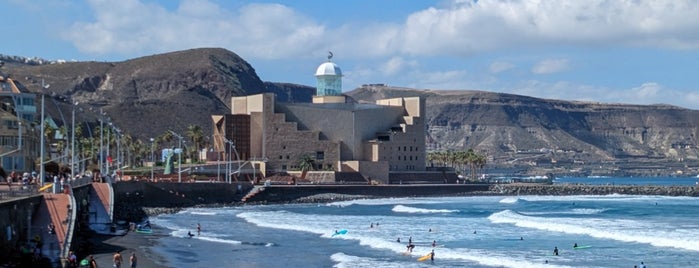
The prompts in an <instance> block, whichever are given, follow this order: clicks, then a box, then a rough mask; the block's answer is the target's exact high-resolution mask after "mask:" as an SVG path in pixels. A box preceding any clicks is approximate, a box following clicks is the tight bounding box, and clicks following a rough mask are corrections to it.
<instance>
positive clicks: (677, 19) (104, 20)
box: [0, 0, 699, 109]
mask: <svg viewBox="0 0 699 268" xmlns="http://www.w3.org/2000/svg"><path fill="white" fill-rule="evenodd" d="M0 6H2V7H3V11H4V12H2V14H3V15H2V17H0V23H2V25H4V26H5V27H3V38H2V42H0V54H5V55H13V56H25V57H40V58H45V59H50V60H59V59H62V60H79V61H85V60H97V61H114V62H118V61H123V60H127V59H131V58H136V57H141V56H148V55H153V54H158V53H164V52H170V51H177V50H184V49H190V48H198V47H222V48H226V49H228V50H230V51H233V52H235V53H237V54H238V55H240V56H241V57H242V58H243V59H245V60H246V61H248V62H249V63H250V64H251V65H252V66H253V67H254V68H255V70H256V71H257V74H258V75H259V76H260V78H261V79H262V80H264V81H274V82H290V83H297V84H303V85H309V86H314V85H315V78H314V77H313V73H314V72H315V68H316V67H317V66H318V65H319V64H321V63H323V62H324V61H325V60H326V55H327V54H328V51H332V52H333V54H334V55H335V56H334V58H333V61H334V62H335V63H337V64H338V65H339V66H340V67H341V68H342V71H343V74H344V80H343V83H344V84H343V88H344V91H350V90H352V89H354V88H356V87H357V86H359V85H361V84H369V83H385V84H388V85H392V86H401V87H409V88H416V89H444V90H461V89H474V90H485V91H493V92H504V93H514V94H521V95H527V96H533V97H540V98H548V99H563V100H578V101H595V102H605V103H629V104H655V103H665V104H672V105H677V106H681V107H686V108H691V109H699V90H697V89H699V86H698V85H699V83H698V82H699V71H698V70H699V30H697V29H699V16H697V14H699V2H697V1H690V0H687V1H685V0H673V1H666V0H657V1H644V0H627V1H625V0H613V1H603V0H585V1H579V0H570V1H566V0H563V1H538V0H509V1H495V0H480V1H473V0H444V1H403V0H353V1H317V0H316V1H312V0H299V1H288V2H287V1H228V0H182V1H175V0H171V1H169V0H161V1H155V0H120V1H111V0H89V1H69V0H0Z"/></svg>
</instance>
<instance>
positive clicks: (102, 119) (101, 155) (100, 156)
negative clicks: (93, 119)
mask: <svg viewBox="0 0 699 268" xmlns="http://www.w3.org/2000/svg"><path fill="white" fill-rule="evenodd" d="M103 115H104V113H103V112H102V108H100V118H99V120H100V151H99V160H100V161H99V162H100V163H99V167H100V177H101V176H102V175H104V174H102V171H103V170H104V166H102V163H103V161H104V150H103V149H102V135H103V133H104V118H103V117H102V116H103Z"/></svg>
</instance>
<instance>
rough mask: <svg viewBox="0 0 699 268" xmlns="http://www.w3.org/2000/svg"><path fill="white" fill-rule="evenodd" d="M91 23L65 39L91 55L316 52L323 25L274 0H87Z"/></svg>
mask: <svg viewBox="0 0 699 268" xmlns="http://www.w3.org/2000/svg"><path fill="white" fill-rule="evenodd" d="M90 5H91V7H92V9H93V10H94V12H95V21H93V22H76V23H74V24H73V25H72V27H71V28H70V29H69V31H68V32H67V33H65V37H66V38H67V39H69V40H70V41H71V42H73V44H74V45H75V46H76V47H78V48H79V49H80V50H82V51H85V52H88V53H92V54H107V53H120V54H124V55H133V54H143V53H144V52H152V53H160V52H167V51H172V50H182V49H189V48H194V47H224V48H227V49H229V50H232V51H235V52H236V53H239V54H241V55H246V56H249V57H254V58H262V59H270V58H285V57H289V55H303V54H308V53H310V52H311V51H317V50H318V49H319V48H318V47H319V45H320V44H321V43H322V36H323V35H324V31H325V29H324V27H323V26H322V25H319V24H317V23H314V22H313V21H312V20H310V19H308V18H306V17H304V16H302V15H300V14H298V13H296V12H295V11H294V10H293V9H290V8H289V7H286V6H283V5H279V4H250V5H247V6H244V7H243V8H241V9H240V10H238V11H228V10H224V9H222V8H220V7H219V6H218V5H216V4H215V3H212V2H209V1H206V0H185V1H182V2H181V3H180V6H179V7H178V9H177V10H175V11H168V10H166V9H164V8H163V7H161V6H158V5H155V4H145V3H142V2H140V1H138V0H124V1H119V2H113V1H106V0H93V1H90Z"/></svg>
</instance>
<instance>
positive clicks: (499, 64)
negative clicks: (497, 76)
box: [489, 61, 515, 73]
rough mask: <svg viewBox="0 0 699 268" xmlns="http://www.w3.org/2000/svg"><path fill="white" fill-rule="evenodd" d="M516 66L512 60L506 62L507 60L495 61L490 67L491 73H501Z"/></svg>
mask: <svg viewBox="0 0 699 268" xmlns="http://www.w3.org/2000/svg"><path fill="white" fill-rule="evenodd" d="M514 67H515V65H514V64H512V63H510V62H506V61H495V62H493V63H491V64H490V68H489V69H490V72H491V73H501V72H504V71H507V70H510V69H512V68H514Z"/></svg>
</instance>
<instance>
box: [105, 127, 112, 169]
mask: <svg viewBox="0 0 699 268" xmlns="http://www.w3.org/2000/svg"><path fill="white" fill-rule="evenodd" d="M111 129H112V122H109V127H108V128H107V159H106V162H105V163H104V164H105V170H106V171H105V173H106V174H107V176H109V164H110V163H109V144H110V143H111V142H109V132H111V131H110V130H111ZM110 182H111V180H110Z"/></svg>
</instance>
